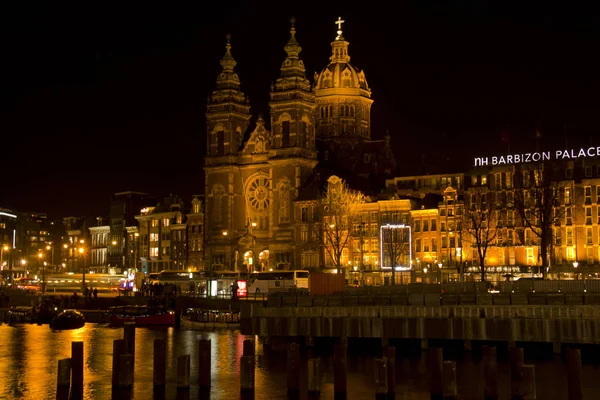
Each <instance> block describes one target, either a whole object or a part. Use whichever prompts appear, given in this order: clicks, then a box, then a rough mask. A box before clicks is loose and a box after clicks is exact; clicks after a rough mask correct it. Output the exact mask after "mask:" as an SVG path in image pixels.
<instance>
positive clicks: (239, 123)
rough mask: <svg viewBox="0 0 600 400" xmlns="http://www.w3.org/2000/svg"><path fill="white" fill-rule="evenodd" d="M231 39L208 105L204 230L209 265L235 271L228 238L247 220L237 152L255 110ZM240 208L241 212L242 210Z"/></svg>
mask: <svg viewBox="0 0 600 400" xmlns="http://www.w3.org/2000/svg"><path fill="white" fill-rule="evenodd" d="M230 41H231V36H230V35H227V43H226V46H225V55H224V56H223V58H222V59H221V66H222V67H223V70H222V71H221V73H220V74H219V75H218V77H217V85H216V89H215V90H214V91H213V92H212V95H211V96H209V98H208V101H207V106H206V138H207V148H206V153H207V154H206V157H205V158H204V176H205V179H204V182H205V189H204V193H205V194H206V209H205V215H206V219H205V235H206V240H207V242H208V243H210V245H209V246H208V249H207V250H208V251H207V252H206V253H205V257H206V260H205V264H204V265H207V266H210V268H211V269H212V270H213V271H218V270H235V265H234V262H235V261H234V260H235V246H234V243H232V241H231V240H230V239H229V238H231V237H232V236H233V235H234V232H235V229H236V221H240V222H238V224H241V228H243V227H244V224H243V221H244V219H245V215H244V214H243V212H244V207H243V206H242V207H240V206H239V205H238V204H236V203H239V199H240V193H241V189H240V181H241V180H240V171H239V165H238V162H237V159H236V156H237V155H238V153H239V152H240V150H241V146H242V144H243V138H244V134H245V133H246V131H247V129H248V125H249V121H250V118H251V114H250V105H249V102H248V99H247V98H246V96H245V95H244V93H243V92H242V91H241V90H240V79H239V77H238V75H237V73H236V72H235V70H234V68H235V66H236V61H235V59H234V58H233V56H232V55H231V43H230ZM235 183H237V187H236V185H235ZM240 211H241V212H242V215H237V214H238V212H240Z"/></svg>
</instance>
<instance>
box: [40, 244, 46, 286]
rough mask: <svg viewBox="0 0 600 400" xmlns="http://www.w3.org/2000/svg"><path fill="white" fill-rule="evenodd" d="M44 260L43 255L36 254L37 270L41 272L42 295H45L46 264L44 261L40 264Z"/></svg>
mask: <svg viewBox="0 0 600 400" xmlns="http://www.w3.org/2000/svg"><path fill="white" fill-rule="evenodd" d="M43 258H44V253H42V252H39V253H38V261H39V265H38V268H39V269H40V270H42V294H43V293H46V262H45V261H44V262H43V264H42V259H43Z"/></svg>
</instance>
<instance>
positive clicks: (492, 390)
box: [482, 346, 498, 400]
mask: <svg viewBox="0 0 600 400" xmlns="http://www.w3.org/2000/svg"><path fill="white" fill-rule="evenodd" d="M482 351H483V400H498V361H497V358H496V348H495V347H490V346H483V349H482Z"/></svg>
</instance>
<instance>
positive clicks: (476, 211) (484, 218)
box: [462, 187, 498, 282]
mask: <svg viewBox="0 0 600 400" xmlns="http://www.w3.org/2000/svg"><path fill="white" fill-rule="evenodd" d="M495 210H496V205H495V203H494V199H493V196H492V193H491V192H490V191H489V190H488V188H487V187H475V188H470V189H469V192H468V193H467V194H466V196H465V201H464V209H463V214H462V218H463V224H462V229H463V235H464V237H463V240H465V241H467V242H470V243H471V247H476V248H477V254H478V255H479V260H480V261H479V268H480V269H481V281H482V282H484V281H485V256H486V254H487V250H488V248H489V247H490V246H492V245H493V244H494V243H495V241H496V236H497V235H498V231H497V229H496V227H495V225H494V221H493V220H494V218H495V217H494V215H495Z"/></svg>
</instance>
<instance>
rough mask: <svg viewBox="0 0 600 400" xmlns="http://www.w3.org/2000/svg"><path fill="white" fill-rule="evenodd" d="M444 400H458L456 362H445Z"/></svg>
mask: <svg viewBox="0 0 600 400" xmlns="http://www.w3.org/2000/svg"><path fill="white" fill-rule="evenodd" d="M442 368H443V384H444V400H457V399H458V389H457V385H456V361H444V364H443V367H442Z"/></svg>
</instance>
